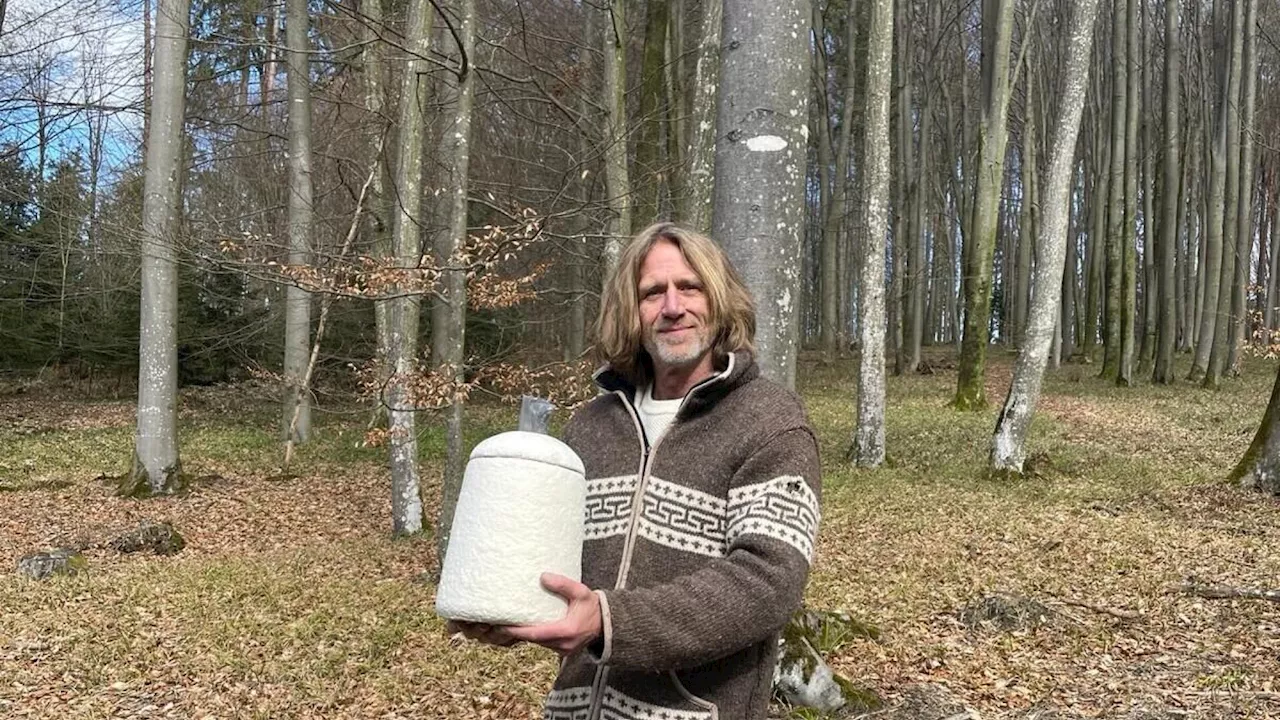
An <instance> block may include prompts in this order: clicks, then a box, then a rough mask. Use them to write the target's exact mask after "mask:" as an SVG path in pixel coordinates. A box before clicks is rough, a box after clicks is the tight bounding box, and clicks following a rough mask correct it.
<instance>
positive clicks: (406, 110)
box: [382, 0, 434, 535]
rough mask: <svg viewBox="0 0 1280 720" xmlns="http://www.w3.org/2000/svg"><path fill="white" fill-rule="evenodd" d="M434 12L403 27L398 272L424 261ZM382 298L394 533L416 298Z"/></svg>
mask: <svg viewBox="0 0 1280 720" xmlns="http://www.w3.org/2000/svg"><path fill="white" fill-rule="evenodd" d="M433 17H434V16H433V15H432V9H431V6H430V5H429V3H428V0H410V2H409V14H408V18H409V19H408V24H407V25H406V38H405V52H406V53H407V57H406V58H405V68H404V75H403V78H402V80H401V85H400V123H399V124H400V148H399V152H398V153H397V155H398V160H397V165H396V172H395V191H396V197H397V205H396V211H395V218H394V220H393V223H392V231H391V236H392V240H391V245H392V250H393V252H394V258H395V263H396V266H397V268H398V269H399V270H402V271H407V270H414V269H417V268H419V267H420V265H421V262H422V247H421V240H420V234H421V226H422V153H423V144H424V141H425V138H424V135H425V127H424V125H425V122H424V120H425V118H424V114H425V113H424V109H425V106H426V100H427V87H428V85H427V79H426V76H425V71H426V68H427V62H428V61H427V58H428V57H429V55H428V53H429V52H430V50H431V27H432V23H433ZM390 290H391V294H392V297H391V298H389V299H387V300H384V301H382V302H385V303H387V304H388V305H387V325H388V328H389V338H388V340H389V343H388V348H387V349H388V351H389V353H388V357H387V358H386V360H385V363H386V365H387V368H388V371H389V376H388V380H387V382H386V391H385V399H384V402H385V403H386V405H387V417H388V419H389V428H388V437H387V447H388V450H389V452H390V455H391V522H392V532H394V533H395V534H397V535H404V534H411V533H417V532H421V530H422V497H421V495H420V492H421V489H420V486H419V482H418V431H417V422H416V416H415V414H414V410H415V407H414V398H413V397H412V393H411V392H410V386H411V383H412V379H413V377H414V375H415V373H416V371H417V369H418V368H417V355H418V312H419V304H420V303H419V296H418V295H417V294H415V293H413V292H410V291H409V290H408V289H406V288H399V287H396V286H392V287H391V288H390Z"/></svg>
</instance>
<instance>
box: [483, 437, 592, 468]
mask: <svg viewBox="0 0 1280 720" xmlns="http://www.w3.org/2000/svg"><path fill="white" fill-rule="evenodd" d="M478 458H518V459H521V460H531V461H533V462H540V463H546V464H548V465H557V466H559V467H562V468H564V469H565V470H569V471H571V472H574V473H577V474H578V475H585V474H586V470H585V469H584V468H583V466H582V459H581V458H579V457H578V454H577V453H575V452H574V451H573V448H571V447H569V446H568V445H566V444H564V443H563V442H561V441H560V440H557V439H556V438H553V437H551V436H550V435H543V434H541V433H533V432H525V431H523V430H512V431H510V432H504V433H499V434H497V435H494V436H493V437H489V438H486V439H485V440H483V441H481V442H480V444H479V445H476V447H475V449H474V450H472V451H471V459H472V460H476V459H478Z"/></svg>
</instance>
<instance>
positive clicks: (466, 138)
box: [431, 0, 476, 563]
mask: <svg viewBox="0 0 1280 720" xmlns="http://www.w3.org/2000/svg"><path fill="white" fill-rule="evenodd" d="M457 17H458V20H459V23H458V24H459V28H458V41H459V43H460V45H461V47H459V48H458V54H459V63H458V66H459V67H458V71H457V73H456V74H454V75H453V76H452V77H449V78H447V79H446V82H445V87H446V90H445V93H446V94H447V95H450V96H452V98H451V99H452V100H453V105H454V112H453V118H452V123H450V125H449V126H447V127H445V128H444V132H442V133H441V136H440V137H441V148H440V154H439V157H440V159H441V160H442V161H444V162H447V163H448V169H447V177H446V178H444V180H445V185H444V188H447V193H448V194H447V195H442V197H447V198H448V200H447V203H445V204H447V207H446V208H443V209H445V211H446V212H445V213H443V214H442V217H447V218H448V228H447V230H445V232H443V233H441V234H440V235H439V236H438V237H437V238H436V243H435V250H436V255H437V256H438V257H439V258H440V260H441V261H442V263H443V266H444V267H445V268H447V269H446V270H445V271H444V272H443V273H442V274H441V277H440V298H439V300H438V302H436V303H434V304H433V305H432V317H431V357H432V360H433V362H434V364H435V367H434V370H435V372H437V373H439V374H442V375H448V376H450V377H451V379H452V381H453V383H455V384H456V385H461V384H462V383H463V382H465V381H466V366H465V363H466V353H465V348H466V327H467V271H466V269H465V265H466V263H465V260H464V258H463V257H462V252H463V249H464V246H465V245H466V241H467V187H468V182H467V181H468V169H469V168H470V164H471V115H472V107H473V106H474V98H475V76H476V73H475V65H474V63H475V36H476V31H475V27H476V0H459V3H458V14H457ZM450 84H453V85H454V87H452V88H450V87H448V86H449V85H450ZM463 400H464V398H463V396H461V395H455V396H454V398H453V402H451V403H450V404H449V408H448V410H446V411H445V413H446V414H445V463H444V483H443V486H442V487H441V490H440V500H441V501H440V516H439V518H438V520H437V524H436V547H437V549H438V550H439V552H440V554H439V557H440V562H441V563H443V562H444V554H445V550H447V549H448V547H449V536H450V531H451V529H452V527H453V512H454V509H455V508H456V507H457V505H458V494H459V493H460V492H461V490H462V470H463V466H464V464H465V463H466V458H465V457H464V455H465V452H466V451H465V448H463V441H462V408H463Z"/></svg>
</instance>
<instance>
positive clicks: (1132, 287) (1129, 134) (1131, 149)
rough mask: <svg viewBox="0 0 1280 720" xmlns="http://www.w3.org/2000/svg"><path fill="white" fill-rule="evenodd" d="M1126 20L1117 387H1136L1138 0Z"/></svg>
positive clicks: (1130, 0)
mask: <svg viewBox="0 0 1280 720" xmlns="http://www.w3.org/2000/svg"><path fill="white" fill-rule="evenodd" d="M1126 15H1127V17H1126V18H1125V35H1126V42H1125V68H1126V71H1125V79H1126V81H1127V82H1128V85H1129V87H1128V89H1127V90H1126V92H1125V105H1124V108H1125V131H1124V135H1125V139H1124V152H1125V159H1124V232H1123V233H1122V234H1121V235H1120V239H1121V242H1122V243H1123V251H1124V252H1123V258H1122V262H1123V266H1122V269H1123V277H1122V280H1121V284H1120V288H1121V291H1120V292H1121V297H1120V368H1119V373H1118V374H1117V376H1116V384H1118V385H1123V386H1129V385H1132V384H1133V363H1134V357H1135V356H1136V355H1137V352H1136V351H1137V347H1136V346H1135V345H1136V339H1137V338H1136V334H1137V331H1136V328H1135V327H1134V325H1135V321H1136V320H1137V317H1138V313H1137V310H1138V308H1137V304H1138V282H1137V281H1138V268H1137V252H1138V251H1137V243H1136V240H1137V227H1138V225H1137V215H1138V104H1139V103H1140V102H1141V98H1140V97H1139V95H1138V88H1139V85H1138V60H1139V58H1138V0H1128V2H1127V10H1126Z"/></svg>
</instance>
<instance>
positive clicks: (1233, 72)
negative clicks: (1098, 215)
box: [1203, 0, 1248, 388]
mask: <svg viewBox="0 0 1280 720" xmlns="http://www.w3.org/2000/svg"><path fill="white" fill-rule="evenodd" d="M1242 1H1243V0H1235V1H1234V2H1232V3H1231V55H1230V62H1229V66H1228V69H1227V72H1228V76H1227V83H1226V88H1227V95H1226V97H1225V98H1224V99H1223V109H1224V110H1225V112H1226V123H1225V129H1226V134H1227V136H1226V163H1225V173H1226V176H1225V181H1224V183H1223V185H1224V186H1225V187H1224V190H1223V199H1222V210H1221V213H1222V221H1221V227H1222V230H1221V239H1220V240H1219V241H1218V245H1219V246H1220V248H1219V249H1220V251H1221V252H1220V255H1221V256H1222V259H1221V261H1220V263H1219V268H1218V273H1219V274H1218V292H1217V295H1216V297H1217V302H1216V303H1214V304H1209V303H1208V302H1207V301H1206V302H1205V307H1204V313H1205V315H1206V316H1209V315H1214V325H1213V335H1212V336H1211V337H1212V346H1211V347H1210V348H1209V364H1208V366H1207V367H1206V368H1205V374H1204V383H1203V384H1204V386H1205V387H1207V388H1216V387H1218V385H1219V383H1220V382H1221V380H1222V372H1223V370H1224V369H1225V368H1226V362H1227V355H1228V348H1227V345H1228V344H1229V343H1230V342H1231V337H1232V327H1231V302H1232V300H1231V299H1232V295H1233V294H1234V289H1233V285H1234V280H1235V275H1236V273H1235V268H1236V262H1237V260H1238V258H1236V239H1237V235H1238V234H1239V233H1238V226H1237V224H1236V218H1237V214H1238V213H1239V204H1238V203H1239V197H1240V192H1241V188H1240V107H1239V100H1240V76H1241V60H1242V57H1243V54H1244V53H1243V50H1244V42H1243V39H1244V12H1243V11H1242V8H1241V2H1242ZM1220 112H1221V111H1220ZM1214 170H1215V172H1216V170H1217V168H1216V166H1215V168H1214ZM1210 212H1214V213H1216V212H1218V211H1217V210H1216V209H1212V208H1211V210H1210ZM1239 260H1241V261H1242V262H1248V258H1243V259H1239Z"/></svg>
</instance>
